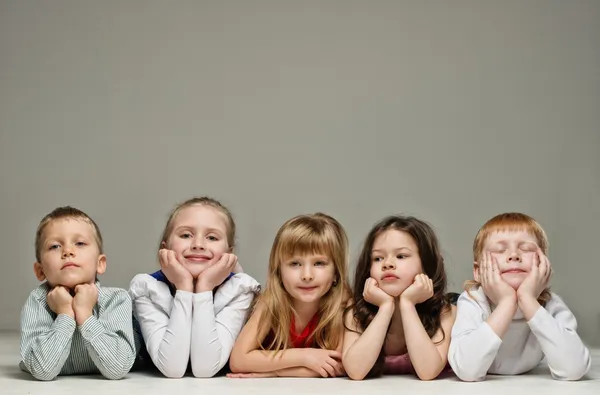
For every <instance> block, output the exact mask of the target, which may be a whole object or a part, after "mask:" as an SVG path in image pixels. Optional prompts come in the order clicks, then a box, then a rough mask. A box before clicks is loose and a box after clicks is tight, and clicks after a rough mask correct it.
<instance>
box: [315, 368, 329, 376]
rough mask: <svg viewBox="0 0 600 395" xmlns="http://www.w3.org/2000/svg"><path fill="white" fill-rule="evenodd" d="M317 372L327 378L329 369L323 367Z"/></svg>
mask: <svg viewBox="0 0 600 395" xmlns="http://www.w3.org/2000/svg"><path fill="white" fill-rule="evenodd" d="M317 373H319V374H320V375H321V377H323V378H327V370H325V368H323V367H322V368H321V369H319V371H318V372H317Z"/></svg>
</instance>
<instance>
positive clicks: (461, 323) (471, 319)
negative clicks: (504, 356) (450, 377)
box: [448, 292, 502, 381]
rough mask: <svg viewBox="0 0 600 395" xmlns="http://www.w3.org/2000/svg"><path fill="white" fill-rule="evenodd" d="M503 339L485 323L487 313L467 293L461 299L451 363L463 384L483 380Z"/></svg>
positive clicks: (453, 336)
mask: <svg viewBox="0 0 600 395" xmlns="http://www.w3.org/2000/svg"><path fill="white" fill-rule="evenodd" d="M501 344H502V340H501V339H500V338H499V337H498V335H496V333H495V332H494V331H493V329H492V328H491V327H490V326H489V325H488V324H487V322H485V314H484V310H483V309H482V308H481V306H479V305H478V304H477V301H476V300H474V299H472V298H471V297H470V296H469V295H468V294H467V293H466V292H463V293H462V294H461V295H460V297H459V298H458V303H457V311H456V321H454V326H453V328H452V337H451V341H450V349H449V350H448V362H449V363H450V366H451V367H452V370H453V371H454V373H455V374H456V376H457V377H458V378H459V379H461V380H463V381H482V380H484V379H485V376H486V374H487V372H488V370H489V368H490V366H491V365H492V363H493V362H494V359H495V358H496V355H497V354H498V349H499V348H500V345H501Z"/></svg>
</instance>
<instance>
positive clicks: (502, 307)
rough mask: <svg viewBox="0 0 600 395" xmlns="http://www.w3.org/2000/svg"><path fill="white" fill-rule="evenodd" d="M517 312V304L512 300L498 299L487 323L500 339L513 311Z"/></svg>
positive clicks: (506, 328)
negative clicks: (498, 301)
mask: <svg viewBox="0 0 600 395" xmlns="http://www.w3.org/2000/svg"><path fill="white" fill-rule="evenodd" d="M516 312H517V304H516V303H514V302H512V301H500V303H499V304H498V306H496V308H495V309H494V311H493V312H492V314H490V316H489V317H488V319H487V321H486V322H487V324H488V325H489V326H490V328H492V330H493V331H494V333H496V335H497V336H498V337H499V338H500V339H502V338H503V337H504V335H505V334H506V331H507V330H508V327H509V326H510V324H511V322H512V319H513V317H514V316H515V313H516Z"/></svg>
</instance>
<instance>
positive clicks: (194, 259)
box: [185, 255, 210, 262]
mask: <svg viewBox="0 0 600 395" xmlns="http://www.w3.org/2000/svg"><path fill="white" fill-rule="evenodd" d="M185 259H187V260H188V261H190V262H208V261H210V258H209V257H208V256H206V255H187V256H185Z"/></svg>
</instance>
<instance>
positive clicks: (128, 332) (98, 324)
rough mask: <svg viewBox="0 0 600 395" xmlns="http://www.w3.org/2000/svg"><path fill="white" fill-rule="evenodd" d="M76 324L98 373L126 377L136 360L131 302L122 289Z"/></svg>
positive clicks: (110, 376)
mask: <svg viewBox="0 0 600 395" xmlns="http://www.w3.org/2000/svg"><path fill="white" fill-rule="evenodd" d="M101 311H102V315H100V316H99V317H98V318H96V316H94V315H91V316H90V317H89V318H88V319H87V320H85V322H84V323H83V324H82V325H81V326H79V331H80V332H81V336H82V337H83V340H84V344H85V347H86V348H87V350H88V353H89V355H90V358H91V359H92V361H93V362H94V365H96V367H97V368H98V370H99V371H100V373H102V375H103V376H104V377H106V378H107V379H111V380H115V379H120V378H122V377H123V376H125V375H126V374H127V373H128V372H129V370H130V369H131V367H132V366H133V362H134V361H135V356H136V348H135V340H134V337H133V324H132V303H131V299H130V297H129V294H128V293H127V292H125V291H124V290H123V291H122V292H118V293H116V294H115V295H114V296H113V297H112V298H111V299H110V303H109V304H108V305H106V306H104V308H103V309H102V310H101Z"/></svg>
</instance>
